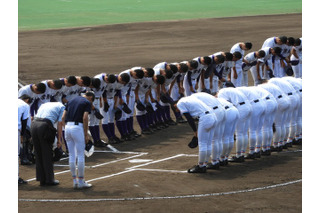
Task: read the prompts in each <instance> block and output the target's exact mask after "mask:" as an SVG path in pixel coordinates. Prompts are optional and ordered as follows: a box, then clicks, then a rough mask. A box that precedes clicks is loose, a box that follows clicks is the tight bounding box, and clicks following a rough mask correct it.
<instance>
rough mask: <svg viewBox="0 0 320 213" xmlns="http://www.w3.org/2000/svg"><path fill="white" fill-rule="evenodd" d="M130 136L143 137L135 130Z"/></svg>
mask: <svg viewBox="0 0 320 213" xmlns="http://www.w3.org/2000/svg"><path fill="white" fill-rule="evenodd" d="M130 135H133V136H134V137H135V138H137V137H140V136H141V135H140V134H138V133H137V132H136V131H135V130H133V131H132V132H131V133H130Z"/></svg>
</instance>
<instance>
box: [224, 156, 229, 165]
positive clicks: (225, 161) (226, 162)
mask: <svg viewBox="0 0 320 213" xmlns="http://www.w3.org/2000/svg"><path fill="white" fill-rule="evenodd" d="M228 163H229V161H228V158H227V159H225V160H224V165H225V166H228Z"/></svg>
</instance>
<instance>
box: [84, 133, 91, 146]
mask: <svg viewBox="0 0 320 213" xmlns="http://www.w3.org/2000/svg"><path fill="white" fill-rule="evenodd" d="M84 140H85V143H86V144H87V143H88V142H89V140H90V136H89V135H86V136H85V138H84Z"/></svg>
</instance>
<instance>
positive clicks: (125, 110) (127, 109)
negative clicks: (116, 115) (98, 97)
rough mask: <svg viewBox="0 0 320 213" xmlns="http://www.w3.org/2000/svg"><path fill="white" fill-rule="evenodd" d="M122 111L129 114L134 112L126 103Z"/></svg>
mask: <svg viewBox="0 0 320 213" xmlns="http://www.w3.org/2000/svg"><path fill="white" fill-rule="evenodd" d="M122 111H124V112H125V113H127V114H130V113H131V112H132V111H131V109H130V108H129V107H128V105H127V104H126V103H123V104H122Z"/></svg>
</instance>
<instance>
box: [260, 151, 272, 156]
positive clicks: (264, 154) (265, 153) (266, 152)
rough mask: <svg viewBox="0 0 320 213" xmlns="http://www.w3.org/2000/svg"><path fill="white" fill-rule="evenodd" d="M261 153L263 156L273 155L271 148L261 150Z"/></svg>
mask: <svg viewBox="0 0 320 213" xmlns="http://www.w3.org/2000/svg"><path fill="white" fill-rule="evenodd" d="M261 155H262V156H270V155H271V151H270V149H268V150H266V151H261Z"/></svg>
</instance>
